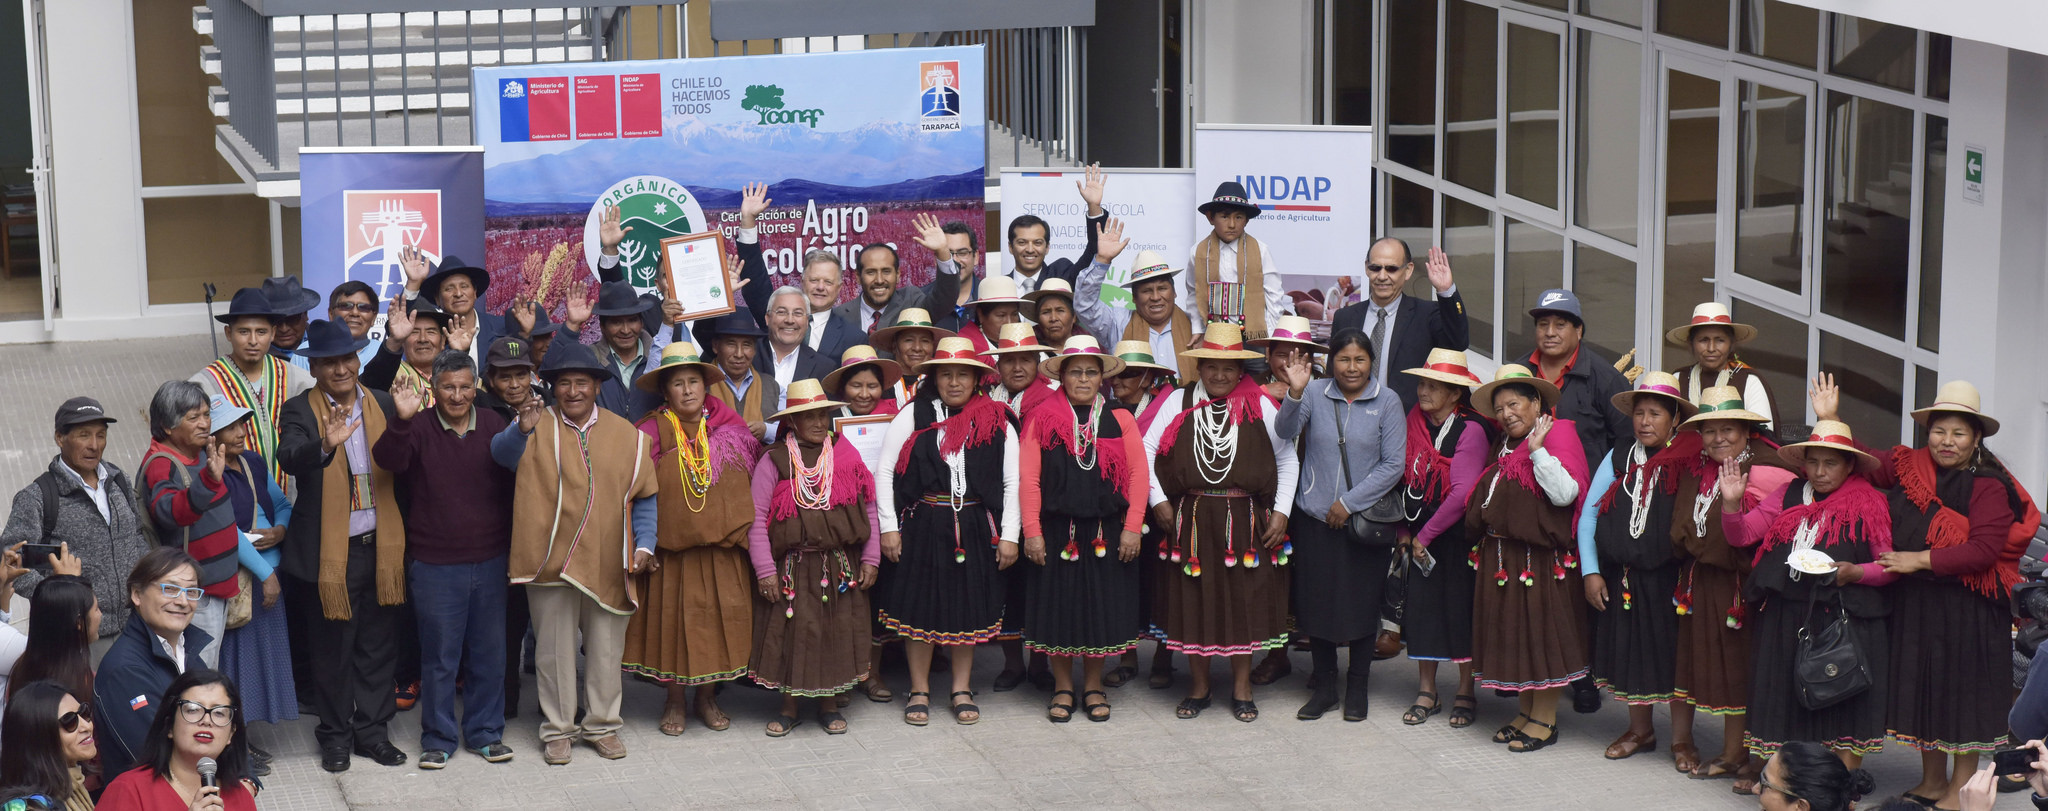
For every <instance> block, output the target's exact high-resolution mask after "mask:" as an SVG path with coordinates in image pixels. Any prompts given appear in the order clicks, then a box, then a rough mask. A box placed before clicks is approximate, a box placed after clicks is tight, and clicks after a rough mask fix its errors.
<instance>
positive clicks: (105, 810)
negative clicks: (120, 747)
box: [67, 667, 256, 811]
mask: <svg viewBox="0 0 2048 811" xmlns="http://www.w3.org/2000/svg"><path fill="white" fill-rule="evenodd" d="M241 705H242V702H241V696H240V695H239V693H238V692H237V691H236V690H235V682H234V680H232V679H229V678H228V677H226V676H223V675H221V674H220V672H219V671H216V670H208V669H205V668H199V667H195V668H193V669H191V670H187V671H185V674H184V675H182V676H179V677H178V678H177V679H175V680H173V681H172V682H171V683H170V686H168V687H166V688H165V689H164V702H163V706H161V707H158V708H157V711H156V718H155V719H154V721H153V722H152V723H151V724H150V725H149V733H148V735H149V743H148V744H146V745H144V746H143V748H142V755H141V757H140V759H138V760H137V762H136V764H135V768H134V769H132V770H130V771H127V772H124V773H122V775H121V776H120V777H116V778H114V782H113V783H111V784H109V785H108V786H107V790H106V792H105V793H103V794H101V795H100V804H99V806H98V807H99V808H100V809H102V811H256V792H255V789H254V788H253V787H252V786H251V784H250V783H249V781H248V777H249V735H248V730H247V729H246V728H244V727H243V726H242V711H241ZM209 759H210V760H212V761H213V767H214V772H213V780H212V785H207V784H206V783H207V781H206V778H205V777H203V776H202V775H201V774H200V769H199V766H200V762H201V761H204V760H209ZM67 811H68V810H67Z"/></svg>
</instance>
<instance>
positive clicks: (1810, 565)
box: [1785, 549, 1835, 574]
mask: <svg viewBox="0 0 2048 811" xmlns="http://www.w3.org/2000/svg"><path fill="white" fill-rule="evenodd" d="M1785 565H1787V566H1790V567H1792V570H1793V571H1795V572H1799V573H1801V574H1831V573H1833V572H1834V571H1835V559H1834V558H1831V557H1828V553H1826V552H1822V551H1820V550H1818V549H1800V550H1796V551H1794V552H1793V553H1792V554H1790V555H1787V556H1786V557H1785Z"/></svg>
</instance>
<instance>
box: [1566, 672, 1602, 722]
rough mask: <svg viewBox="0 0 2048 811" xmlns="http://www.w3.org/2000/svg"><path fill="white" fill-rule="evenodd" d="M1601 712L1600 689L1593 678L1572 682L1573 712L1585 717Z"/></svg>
mask: <svg viewBox="0 0 2048 811" xmlns="http://www.w3.org/2000/svg"><path fill="white" fill-rule="evenodd" d="M1599 711H1600V688H1598V687H1595V686H1593V680H1592V679H1591V678H1585V679H1580V680H1578V681H1575V682H1572V712H1576V713H1579V714H1580V715H1585V714H1588V713H1596V712H1599Z"/></svg>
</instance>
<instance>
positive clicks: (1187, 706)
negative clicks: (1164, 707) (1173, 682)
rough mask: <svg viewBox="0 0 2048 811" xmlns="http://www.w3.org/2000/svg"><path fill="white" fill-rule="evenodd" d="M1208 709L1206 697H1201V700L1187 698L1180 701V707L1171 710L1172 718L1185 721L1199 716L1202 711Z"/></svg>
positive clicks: (1191, 697) (1207, 698)
mask: <svg viewBox="0 0 2048 811" xmlns="http://www.w3.org/2000/svg"><path fill="white" fill-rule="evenodd" d="M1208 708H1209V697H1208V696H1202V697H1201V698H1195V697H1193V696H1189V697H1187V698H1183V699H1181V700H1180V705H1179V706H1176V707H1174V708H1173V715H1174V717H1176V718H1179V719H1181V720H1183V721H1185V720H1188V719H1190V718H1194V717H1196V716H1199V715H1201V714H1202V711H1203V710H1206V709H1208Z"/></svg>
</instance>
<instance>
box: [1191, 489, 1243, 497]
mask: <svg viewBox="0 0 2048 811" xmlns="http://www.w3.org/2000/svg"><path fill="white" fill-rule="evenodd" d="M1184 495H1190V496H1209V497H1213V498H1251V497H1252V493H1251V491H1250V490H1242V489H1239V488H1236V487H1225V488H1222V489H1220V490H1189V491H1187V492H1186V493H1184Z"/></svg>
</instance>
